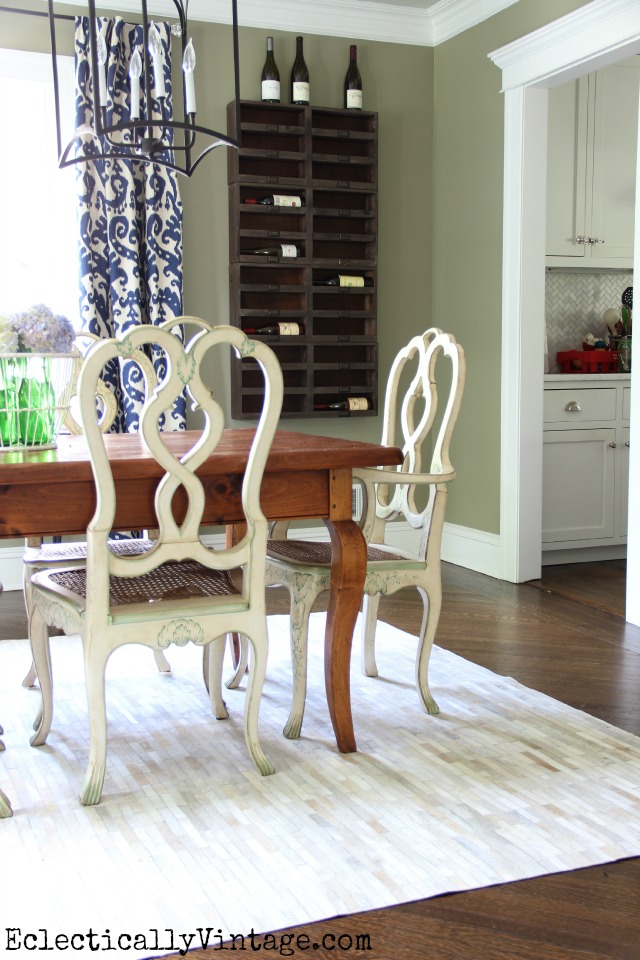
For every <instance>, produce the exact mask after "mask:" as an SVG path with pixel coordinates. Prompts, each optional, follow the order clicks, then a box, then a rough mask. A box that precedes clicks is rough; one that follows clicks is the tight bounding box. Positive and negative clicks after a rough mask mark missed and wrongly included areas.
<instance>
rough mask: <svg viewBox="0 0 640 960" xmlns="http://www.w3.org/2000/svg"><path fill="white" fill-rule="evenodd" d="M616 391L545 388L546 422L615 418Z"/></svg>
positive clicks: (577, 421) (573, 421)
mask: <svg viewBox="0 0 640 960" xmlns="http://www.w3.org/2000/svg"><path fill="white" fill-rule="evenodd" d="M615 418H616V391H615V388H613V389H609V388H608V387H607V388H605V389H602V390H599V389H589V388H588V387H585V388H580V387H578V388H577V389H576V390H545V392H544V420H545V423H582V422H586V421H594V420H603V421H604V420H615Z"/></svg>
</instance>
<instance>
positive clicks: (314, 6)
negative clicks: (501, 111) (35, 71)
mask: <svg viewBox="0 0 640 960" xmlns="http://www.w3.org/2000/svg"><path fill="white" fill-rule="evenodd" d="M68 2H69V3H71V4H72V5H74V6H85V2H84V0H68ZM517 2H518V0H440V2H439V3H436V4H435V6H432V7H430V8H428V9H427V10H424V9H421V8H419V7H414V6H404V5H401V4H398V5H396V4H392V3H384V2H381V3H376V2H375V0H271V2H270V3H265V2H264V0H238V22H239V24H240V26H242V27H257V28H258V29H262V30H286V31H289V32H291V33H294V32H295V33H306V34H320V35H324V36H329V37H348V38H350V39H359V40H377V41H380V42H383V43H408V44H412V45H414V46H424V47H434V46H436V45H437V44H438V43H442V42H443V41H445V40H449V39H450V38H451V37H454V36H456V34H458V33H462V32H463V31H464V30H467V29H468V28H469V27H473V26H475V25H476V24H478V23H481V22H482V21H483V20H486V19H487V18H488V17H492V16H493V15H494V14H495V13H499V11H500V10H504V9H505V7H509V6H511V5H512V4H513V3H517ZM100 9H105V10H117V11H118V12H119V13H122V14H127V13H133V14H138V13H139V12H140V4H139V0H101V2H100ZM148 9H149V14H150V15H151V16H154V17H167V18H168V19H171V18H172V17H174V16H175V7H174V5H173V3H172V0H149V2H148ZM189 18H190V19H191V20H192V21H202V22H205V23H231V4H230V2H229V0H191V2H190V4H189Z"/></svg>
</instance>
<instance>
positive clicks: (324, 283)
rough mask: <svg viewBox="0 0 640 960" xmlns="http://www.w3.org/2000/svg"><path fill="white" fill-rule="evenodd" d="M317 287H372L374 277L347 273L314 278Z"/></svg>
mask: <svg viewBox="0 0 640 960" xmlns="http://www.w3.org/2000/svg"><path fill="white" fill-rule="evenodd" d="M313 284H314V286H316V287H372V286H373V279H372V277H351V276H349V275H347V274H342V273H341V274H336V275H335V276H333V277H327V278H326V279H325V280H314V281H313Z"/></svg>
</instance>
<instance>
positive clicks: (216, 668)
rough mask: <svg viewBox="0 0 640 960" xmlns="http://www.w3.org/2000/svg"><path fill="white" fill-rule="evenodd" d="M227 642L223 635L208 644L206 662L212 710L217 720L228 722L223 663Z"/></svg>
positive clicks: (205, 653) (205, 652) (225, 636)
mask: <svg viewBox="0 0 640 960" xmlns="http://www.w3.org/2000/svg"><path fill="white" fill-rule="evenodd" d="M226 641H227V635H226V633H225V634H222V636H220V637H218V638H217V639H216V640H212V641H211V643H208V644H207V646H206V647H205V651H204V658H203V659H204V662H205V663H206V671H207V688H208V690H209V699H210V701H211V709H212V710H213V713H214V716H215V718H216V720H226V719H227V717H228V716H229V713H228V711H227V705H226V704H225V702H224V700H223V699H222V662H223V660H224V648H225V644H226Z"/></svg>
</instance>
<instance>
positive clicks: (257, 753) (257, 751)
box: [244, 628, 276, 777]
mask: <svg viewBox="0 0 640 960" xmlns="http://www.w3.org/2000/svg"><path fill="white" fill-rule="evenodd" d="M249 640H250V642H251V647H252V650H253V655H252V657H251V659H250V663H249V679H248V681H247V693H246V697H245V701H244V737H245V740H246V742H247V748H248V750H249V753H250V755H251V759H252V760H253V762H254V763H255V765H256V767H257V768H258V770H259V771H260V773H261V774H262V776H263V777H268V776H270V774H272V773H275V772H276V768H275V767H274V766H273V764H272V763H271V761H270V760H269V758H268V757H267V756H266V754H265V753H264V752H263V750H262V747H261V746H260V739H259V736H258V715H259V712H260V698H261V697H262V688H263V686H264V678H265V676H266V673H267V653H268V649H269V639H268V636H267V631H266V628H265V630H264V634H263V635H262V636H261V637H260V639H259V640H257V639H256V638H255V637H249Z"/></svg>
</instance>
